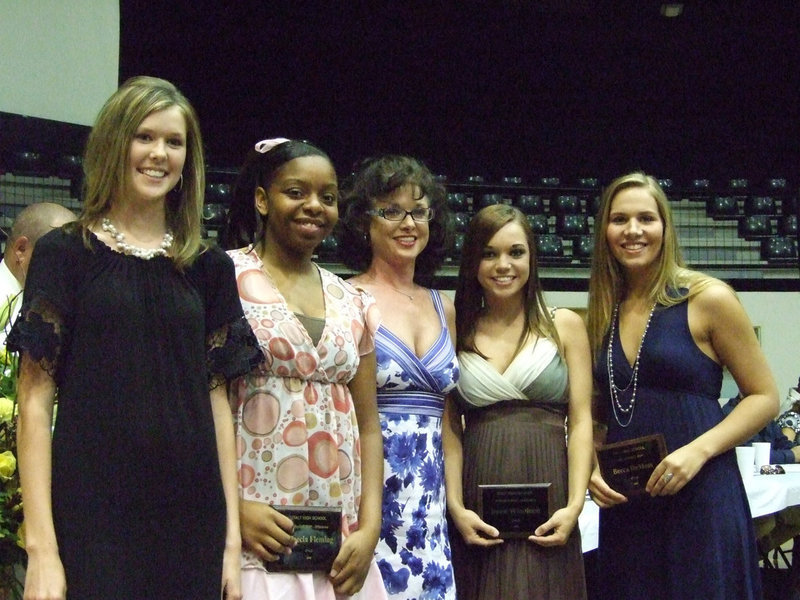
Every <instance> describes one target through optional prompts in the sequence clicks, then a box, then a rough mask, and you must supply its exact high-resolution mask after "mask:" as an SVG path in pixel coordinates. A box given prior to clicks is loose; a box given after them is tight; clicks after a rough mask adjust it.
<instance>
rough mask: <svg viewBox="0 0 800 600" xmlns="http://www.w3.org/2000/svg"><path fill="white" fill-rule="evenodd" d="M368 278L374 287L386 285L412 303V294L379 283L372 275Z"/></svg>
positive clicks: (388, 284) (390, 285)
mask: <svg viewBox="0 0 800 600" xmlns="http://www.w3.org/2000/svg"><path fill="white" fill-rule="evenodd" d="M369 278H370V280H371V281H372V282H373V283H374V284H375V285H386V286H388V287H390V288H392V289H393V290H394V291H395V292H397V293H398V294H401V295H403V296H405V297H406V298H408V299H409V300H411V302H413V301H414V296H413V295H412V294H409V293H408V292H404V291H403V290H400V289H397V288H396V287H394V286H393V285H392V284H390V283H379V282H378V280H377V279H375V277H374V276H373V275H370V276H369Z"/></svg>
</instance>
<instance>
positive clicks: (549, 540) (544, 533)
mask: <svg viewBox="0 0 800 600" xmlns="http://www.w3.org/2000/svg"><path fill="white" fill-rule="evenodd" d="M579 514H580V513H575V511H574V510H570V509H568V508H560V509H558V510H557V511H556V512H554V513H553V516H552V517H550V518H549V519H548V520H547V521H545V522H544V523H542V524H541V525H539V527H537V528H536V531H534V532H533V535H531V536H529V537H528V540H529V541H531V542H535V543H536V544H539V545H540V546H563V545H564V544H566V543H567V540H568V539H569V535H570V534H571V533H572V530H573V529H575V525H576V524H577V523H578V515H579Z"/></svg>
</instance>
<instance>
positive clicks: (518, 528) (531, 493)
mask: <svg viewBox="0 0 800 600" xmlns="http://www.w3.org/2000/svg"><path fill="white" fill-rule="evenodd" d="M552 506H553V485H552V484H551V483H520V484H498V485H479V486H478V514H479V515H480V516H481V519H483V520H484V521H486V522H487V523H488V524H489V525H492V526H494V527H496V528H497V529H498V530H499V531H500V537H501V538H502V539H514V538H527V537H528V536H529V535H533V532H534V530H535V529H536V528H537V527H538V526H539V525H541V524H542V523H544V522H545V521H547V519H549V518H550V516H551V515H552V514H553V513H552Z"/></svg>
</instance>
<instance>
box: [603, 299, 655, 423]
mask: <svg viewBox="0 0 800 600" xmlns="http://www.w3.org/2000/svg"><path fill="white" fill-rule="evenodd" d="M655 310H656V305H655V303H654V304H653V308H651V309H650V315H649V316H648V317H647V323H646V324H645V326H644V331H643V332H642V339H641V341H640V342H639V349H638V350H637V351H636V360H635V361H634V362H633V375H631V378H630V379H629V380H628V385H626V386H625V387H624V388H621V387H619V386H618V385H617V384H616V382H615V381H614V352H613V344H614V333H615V331H616V327H617V320H618V318H619V303H617V305H616V306H614V315H613V316H612V318H611V331H610V333H609V336H608V350H607V351H606V368H607V369H608V389H609V392H610V393H611V408H612V409H613V410H614V418H615V419H616V420H617V423H619V426H620V427H627V426H628V425H630V424H631V421H632V420H633V409H634V407H635V406H636V389H637V386H638V383H639V358H640V357H641V355H642V348H643V347H644V338H645V336H646V335H647V330H648V329H649V328H650V321H651V320H652V318H653V313H654V312H655ZM631 386H633V391H632V392H631V399H630V401H629V402H628V403H627V406H625V405H623V404H622V402H620V394H624V393H626V392H627V391H628V390H629V389H630V388H631ZM620 414H622V418H623V419H625V418H626V417H627V421H625V423H623V422H622V420H620V416H619V415H620Z"/></svg>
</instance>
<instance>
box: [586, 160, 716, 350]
mask: <svg viewBox="0 0 800 600" xmlns="http://www.w3.org/2000/svg"><path fill="white" fill-rule="evenodd" d="M630 188H643V189H644V190H646V191H647V192H648V193H649V194H650V195H651V196H652V197H653V199H654V200H655V201H656V206H657V208H658V214H659V216H660V217H661V222H662V224H663V227H664V230H663V241H662V245H661V252H660V253H659V255H658V258H657V259H656V260H657V264H656V268H655V269H654V270H653V273H652V275H651V280H650V282H649V287H650V300H651V301H652V302H657V303H658V304H659V305H662V306H673V305H675V304H679V303H681V302H683V301H685V300H688V299H689V298H691V297H692V296H694V295H696V294H699V293H700V292H702V291H703V290H704V289H706V288H707V287H709V286H710V285H712V284H714V283H721V282H720V281H719V280H718V279H715V278H713V277H710V276H708V275H705V274H704V273H700V272H698V271H693V270H691V269H687V268H686V266H685V264H684V262H683V257H682V256H681V250H680V246H679V245H678V234H677V231H676V229H675V223H674V221H673V219H672V210H671V209H670V206H669V200H668V199H667V195H666V194H665V193H664V190H663V189H661V186H660V185H659V184H658V182H657V181H656V180H655V179H654V178H653V177H651V176H649V175H646V174H644V173H641V172H634V173H629V174H627V175H623V176H622V177H618V178H617V179H615V180H614V181H612V182H611V184H609V185H608V187H606V188H605V190H603V197H602V200H601V204H600V214H599V215H598V216H597V218H596V219H595V223H594V252H593V255H592V274H591V279H590V280H589V309H588V315H587V317H588V318H587V321H588V323H587V327H588V330H589V341H590V343H591V346H592V355H593V356H596V355H597V351H598V350H599V349H600V346H601V344H602V342H603V337H604V336H605V334H606V331H607V330H608V328H609V326H610V324H611V315H612V313H613V311H614V306H615V305H616V304H617V303H618V302H620V301H621V300H622V299H623V298H624V297H625V294H626V292H627V282H626V280H625V271H624V270H623V268H622V266H621V265H620V264H619V262H617V259H616V258H614V255H613V254H612V253H611V250H610V248H609V246H608V241H607V239H606V231H607V229H608V221H609V215H610V213H611V202H612V201H613V200H614V198H615V197H616V195H617V194H619V193H620V192H621V191H623V190H626V189H630Z"/></svg>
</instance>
